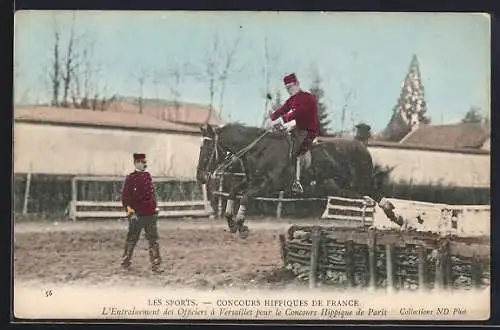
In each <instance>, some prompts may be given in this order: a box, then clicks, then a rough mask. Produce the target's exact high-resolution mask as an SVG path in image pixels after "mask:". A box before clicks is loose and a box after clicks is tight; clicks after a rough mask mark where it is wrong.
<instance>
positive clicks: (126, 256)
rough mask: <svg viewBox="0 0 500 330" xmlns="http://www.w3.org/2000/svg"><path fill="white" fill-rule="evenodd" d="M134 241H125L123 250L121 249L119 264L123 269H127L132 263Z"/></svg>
mask: <svg viewBox="0 0 500 330" xmlns="http://www.w3.org/2000/svg"><path fill="white" fill-rule="evenodd" d="M134 247H135V243H134V242H126V243H125V251H123V256H122V262H121V266H122V267H123V269H129V268H130V265H131V263H132V255H133V254H134Z"/></svg>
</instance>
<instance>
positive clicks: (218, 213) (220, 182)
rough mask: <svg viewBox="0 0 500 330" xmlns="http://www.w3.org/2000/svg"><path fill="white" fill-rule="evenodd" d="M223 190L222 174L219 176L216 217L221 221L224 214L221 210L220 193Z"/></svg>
mask: <svg viewBox="0 0 500 330" xmlns="http://www.w3.org/2000/svg"><path fill="white" fill-rule="evenodd" d="M223 188H224V172H222V173H221V174H220V176H219V198H218V200H217V215H218V216H219V219H222V215H223V214H224V210H222V192H223V190H224V189H223Z"/></svg>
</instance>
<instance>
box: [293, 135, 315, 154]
mask: <svg viewBox="0 0 500 330" xmlns="http://www.w3.org/2000/svg"><path fill="white" fill-rule="evenodd" d="M314 138H315V136H314V134H313V133H311V132H309V131H306V130H302V129H298V128H295V129H294V130H293V131H292V157H297V156H299V155H300V154H303V153H305V152H306V151H308V150H309V149H310V148H311V146H312V141H313V140H314Z"/></svg>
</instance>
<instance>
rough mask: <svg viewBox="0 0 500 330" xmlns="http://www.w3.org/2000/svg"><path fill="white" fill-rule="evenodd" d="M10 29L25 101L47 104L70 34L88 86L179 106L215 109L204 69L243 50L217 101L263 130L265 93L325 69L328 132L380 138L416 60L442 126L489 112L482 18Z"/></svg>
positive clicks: (285, 18) (170, 14) (19, 93)
mask: <svg viewBox="0 0 500 330" xmlns="http://www.w3.org/2000/svg"><path fill="white" fill-rule="evenodd" d="M73 18H74V20H73ZM14 20H15V31H14V33H15V37H14V60H15V62H14V68H15V69H14V80H15V85H14V86H15V87H14V97H15V100H16V102H18V103H35V102H47V101H48V100H50V95H51V93H50V89H49V88H48V86H49V84H48V72H49V67H50V63H51V60H52V47H53V44H54V31H55V30H56V29H58V30H59V31H60V33H61V46H62V47H63V48H62V51H63V54H62V55H64V52H65V50H66V48H67V43H68V40H69V35H70V31H71V28H72V26H74V31H75V36H78V38H77V40H78V45H77V46H76V48H75V49H76V52H77V53H78V54H83V53H84V51H85V50H87V52H88V53H89V54H92V56H90V58H91V59H90V60H89V63H90V64H91V67H92V68H99V71H98V72H97V73H95V74H94V76H93V77H94V78H93V80H92V81H94V82H95V83H96V84H98V85H99V88H100V90H101V91H103V93H106V94H108V95H111V94H119V95H127V96H139V95H141V92H140V90H141V88H140V86H141V85H140V84H139V79H138V78H139V77H141V76H143V74H142V73H147V74H146V75H144V76H145V77H146V78H145V80H144V84H143V91H142V95H143V97H151V98H165V99H172V98H173V92H172V87H174V88H176V89H178V93H179V95H180V98H181V99H182V100H183V101H189V102H196V103H202V104H209V103H210V86H209V79H207V74H206V72H207V68H211V69H212V71H214V72H221V71H222V68H223V67H224V65H225V59H226V58H227V54H228V53H230V51H231V50H232V49H235V51H234V56H233V60H232V62H231V66H230V69H229V70H228V75H227V83H226V88H225V92H224V98H223V102H222V103H221V102H219V93H218V92H217V93H216V97H215V101H214V103H213V104H214V106H215V108H216V109H221V108H222V117H223V118H224V119H225V120H226V121H239V122H243V123H246V124H249V125H260V124H261V123H262V118H263V116H264V113H265V111H264V110H265V94H266V91H270V92H271V93H273V94H274V93H275V92H276V91H279V92H280V93H281V94H282V96H283V97H286V96H287V95H286V91H285V89H284V88H283V83H282V78H283V76H284V75H285V74H288V73H292V72H294V73H295V74H296V75H297V76H298V79H299V81H300V84H301V87H302V88H303V89H304V90H308V88H309V87H310V86H311V81H312V76H313V72H318V74H319V76H320V78H321V87H322V88H323V90H324V93H325V96H324V98H323V100H322V101H323V103H324V104H325V106H326V107H327V111H328V113H329V118H330V120H331V121H332V124H331V125H330V128H331V129H332V130H339V129H342V128H344V129H350V128H352V126H353V125H354V124H355V123H357V122H360V121H364V122H366V123H368V124H370V125H371V126H372V129H373V131H379V130H381V129H383V128H384V127H385V125H386V124H387V122H388V121H389V119H390V116H391V114H392V109H393V107H394V106H395V105H396V102H397V100H398V97H399V94H400V90H401V86H402V83H403V80H404V78H405V75H406V73H407V71H408V68H409V64H410V61H411V58H412V56H413V55H414V54H415V55H416V56H417V58H418V61H419V64H420V70H421V75H422V79H423V85H424V88H425V99H426V101H427V106H428V110H427V115H428V116H430V117H431V119H432V122H433V123H434V124H447V123H454V122H458V121H459V120H460V119H461V118H462V117H463V115H464V114H465V113H466V112H467V110H468V109H469V108H470V107H471V106H476V107H480V108H481V109H483V111H485V112H489V111H490V101H489V100H490V21H489V17H488V16H487V15H483V14H466V13H338V12H337V13H322V12H309V13H305V12H181V11H159V12H151V11H142V12H141V11H137V12H131V11H127V12H119V11H109V12H104V11H100V12H99V11H92V12H90V11H89V12H85V11H76V12H69V11H67V12H65V11H57V12H55V11H18V12H17V13H16V14H15V18H14ZM215 40H218V41H219V42H218V43H217V45H218V48H217V52H216V53H214V52H212V51H211V50H213V45H214V44H215V42H214V41H215ZM236 41H238V42H237V43H236ZM266 43H267V45H268V47H267V49H268V54H269V56H268V60H266V56H265V49H266V47H265V45H266ZM235 44H237V46H236V48H235V47H234V45H235ZM91 45H93V46H91ZM210 54H216V55H215V56H210ZM210 58H213V61H211V62H210V61H209V59H210ZM266 63H267V65H266ZM207 64H208V65H207ZM175 67H178V68H181V70H180V71H179V72H181V74H180V78H181V79H180V80H179V83H176V82H175V79H174V75H172V74H171V72H172V68H175ZM266 68H267V70H266ZM209 71H210V70H209ZM266 72H268V74H266ZM266 76H269V85H268V86H266V85H267V83H266V78H265V77H266ZM218 86H220V84H216V86H215V87H216V88H218ZM221 105H222V106H221ZM344 106H345V107H346V109H347V118H346V121H345V122H344V123H343V125H342V122H341V109H342V108H343V107H344Z"/></svg>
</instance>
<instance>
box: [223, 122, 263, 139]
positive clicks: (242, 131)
mask: <svg viewBox="0 0 500 330" xmlns="http://www.w3.org/2000/svg"><path fill="white" fill-rule="evenodd" d="M219 130H220V133H221V134H227V135H231V136H241V137H246V138H252V137H254V136H259V135H260V134H262V133H264V129H262V128H259V127H255V126H248V125H245V124H241V123H230V124H225V125H222V126H221V127H220V128H219Z"/></svg>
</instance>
